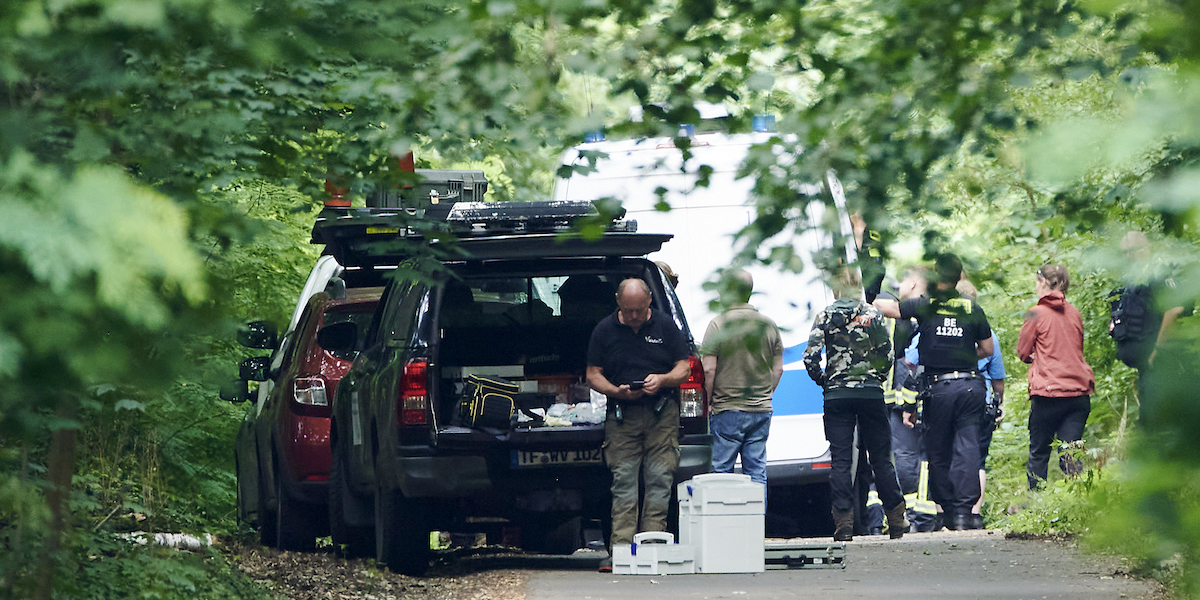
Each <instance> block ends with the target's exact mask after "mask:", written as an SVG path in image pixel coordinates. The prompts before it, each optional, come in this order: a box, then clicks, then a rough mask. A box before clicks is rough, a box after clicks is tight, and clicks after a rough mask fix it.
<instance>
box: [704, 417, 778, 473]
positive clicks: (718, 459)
mask: <svg viewBox="0 0 1200 600" xmlns="http://www.w3.org/2000/svg"><path fill="white" fill-rule="evenodd" d="M771 414H772V413H771V411H769V410H768V411H765V412H745V411H740V410H726V411H722V412H719V413H716V414H714V415H712V416H710V417H709V418H708V424H709V427H711V428H712V435H713V444H712V457H713V458H712V466H713V472H714V473H732V472H733V464H734V463H735V462H736V461H737V457H738V454H741V456H742V473H743V474H746V475H749V476H750V480H751V481H754V482H756V483H761V484H763V485H766V484H767V435H768V434H769V433H770V432H771Z"/></svg>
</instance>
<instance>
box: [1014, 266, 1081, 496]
mask: <svg viewBox="0 0 1200 600" xmlns="http://www.w3.org/2000/svg"><path fill="white" fill-rule="evenodd" d="M1070 284H1071V281H1070V277H1069V276H1068V275H1067V269H1066V267H1063V266H1062V265H1046V266H1044V267H1042V268H1040V269H1038V270H1037V273H1036V275H1035V276H1034V290H1035V292H1036V294H1037V305H1035V306H1034V307H1033V308H1031V309H1029V312H1027V313H1025V324H1024V325H1022V326H1021V333H1020V335H1019V336H1018V338H1017V356H1018V357H1020V359H1021V360H1023V361H1025V362H1026V363H1029V365H1030V366H1029V404H1030V407H1029V461H1028V462H1027V463H1026V471H1027V473H1026V475H1027V477H1028V479H1029V489H1031V490H1032V489H1037V487H1038V486H1039V485H1041V484H1042V482H1044V481H1046V475H1047V472H1048V470H1049V463H1050V452H1051V449H1052V446H1053V444H1054V439H1055V438H1058V440H1059V442H1060V443H1061V444H1062V447H1060V450H1059V466H1060V467H1061V468H1062V471H1063V474H1065V475H1067V476H1069V477H1070V476H1076V475H1078V474H1079V472H1080V470H1081V468H1082V467H1081V466H1080V464H1079V461H1077V460H1075V459H1074V458H1073V457H1072V456H1071V455H1070V453H1069V452H1067V449H1068V448H1070V447H1072V446H1076V445H1078V444H1079V443H1081V440H1082V439H1083V428H1084V425H1086V424H1087V418H1088V414H1089V413H1091V410H1092V405H1091V394H1093V393H1095V391H1096V380H1095V377H1094V376H1093V374H1092V367H1091V366H1090V365H1088V363H1087V361H1086V360H1085V359H1084V358H1083V317H1082V316H1080V314H1079V310H1078V309H1076V308H1075V307H1074V306H1073V305H1072V304H1071V303H1070V302H1067V299H1066V292H1067V288H1068V287H1070Z"/></svg>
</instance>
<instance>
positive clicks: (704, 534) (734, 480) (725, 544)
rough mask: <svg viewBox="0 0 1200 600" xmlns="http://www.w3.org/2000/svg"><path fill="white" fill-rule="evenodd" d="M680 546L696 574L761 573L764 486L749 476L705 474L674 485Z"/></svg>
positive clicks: (762, 565) (762, 560) (763, 536)
mask: <svg viewBox="0 0 1200 600" xmlns="http://www.w3.org/2000/svg"><path fill="white" fill-rule="evenodd" d="M678 494H679V543H680V544H681V545H686V546H691V547H693V548H695V550H696V572H697V573H761V572H762V571H763V568H764V550H763V544H764V541H765V537H766V536H765V525H764V516H763V515H764V513H765V511H766V486H764V485H763V484H761V483H754V482H753V481H750V476H749V475H741V474H737V473H706V474H703V475H697V476H695V477H693V478H692V479H690V480H688V481H685V482H683V483H680V484H679V488H678Z"/></svg>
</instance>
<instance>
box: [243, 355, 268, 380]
mask: <svg viewBox="0 0 1200 600" xmlns="http://www.w3.org/2000/svg"><path fill="white" fill-rule="evenodd" d="M270 368H271V357H270V356H255V357H251V358H247V359H246V360H243V361H242V364H241V365H239V369H238V376H239V377H241V378H242V379H248V380H250V381H266V380H267V379H268V378H267V370H268V369H270Z"/></svg>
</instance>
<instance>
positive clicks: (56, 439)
mask: <svg viewBox="0 0 1200 600" xmlns="http://www.w3.org/2000/svg"><path fill="white" fill-rule="evenodd" d="M76 408H77V407H76V401H75V398H74V397H73V396H71V395H70V394H63V397H62V398H60V400H59V405H58V411H57V413H56V416H57V417H58V418H59V419H60V423H61V422H62V421H72V422H73V421H74V420H75V412H76ZM77 433H78V429H77V428H76V427H75V426H74V425H73V424H72V425H70V426H68V427H62V428H60V429H57V430H55V431H54V432H53V433H52V434H51V438H50V454H49V456H48V457H47V463H48V464H47V473H46V474H47V477H48V478H49V480H50V488H49V489H48V490H47V491H46V505H47V506H48V507H49V509H50V531H48V532H47V534H46V541H45V543H44V544H42V550H41V553H40V555H39V556H38V569H37V579H36V581H37V591H36V592H35V593H34V596H33V597H34V600H50V596H51V593H52V592H53V589H54V567H55V562H56V559H57V556H58V551H59V549H60V548H61V547H62V540H63V538H64V536H65V535H66V533H67V530H68V529H69V528H70V525H71V522H70V514H69V506H68V504H67V501H68V500H70V498H71V478H72V477H73V476H74V475H75V438H76V434H77Z"/></svg>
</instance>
